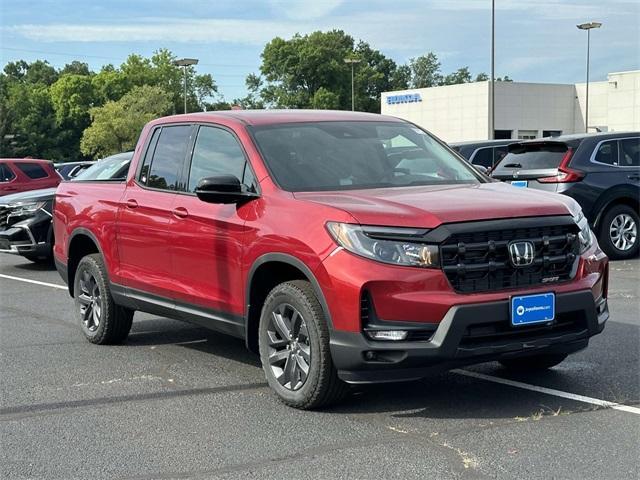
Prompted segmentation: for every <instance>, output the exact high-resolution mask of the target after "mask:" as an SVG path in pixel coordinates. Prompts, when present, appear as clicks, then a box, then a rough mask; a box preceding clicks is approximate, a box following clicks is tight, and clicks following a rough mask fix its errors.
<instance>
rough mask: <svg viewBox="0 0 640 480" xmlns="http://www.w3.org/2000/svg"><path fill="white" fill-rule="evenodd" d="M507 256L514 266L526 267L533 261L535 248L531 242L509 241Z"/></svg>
mask: <svg viewBox="0 0 640 480" xmlns="http://www.w3.org/2000/svg"><path fill="white" fill-rule="evenodd" d="M509 257H511V263H512V264H513V266H514V267H526V266H528V265H531V264H532V263H533V259H534V257H535V249H534V248H533V243H531V242H511V243H510V244H509Z"/></svg>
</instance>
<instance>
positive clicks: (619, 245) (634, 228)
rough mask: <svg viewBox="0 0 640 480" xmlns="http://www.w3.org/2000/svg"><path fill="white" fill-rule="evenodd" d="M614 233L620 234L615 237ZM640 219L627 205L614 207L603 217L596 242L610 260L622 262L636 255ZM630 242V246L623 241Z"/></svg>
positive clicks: (638, 244) (639, 243) (639, 242)
mask: <svg viewBox="0 0 640 480" xmlns="http://www.w3.org/2000/svg"><path fill="white" fill-rule="evenodd" d="M615 233H621V235H619V236H615ZM638 233H640V219H639V218H638V212H636V211H635V210H634V209H633V208H631V207H630V206H628V205H620V204H619V205H614V206H613V207H611V208H609V209H608V210H607V211H606V212H605V213H604V215H603V217H602V221H601V223H600V234H599V235H598V242H599V243H600V247H601V248H602V250H604V253H606V254H607V256H608V257H609V258H611V259H612V260H624V259H627V258H633V257H635V256H637V255H638V248H639V247H640V241H639V239H638ZM623 239H624V241H627V242H628V241H630V240H631V241H632V244H631V246H628V244H626V243H624V241H623Z"/></svg>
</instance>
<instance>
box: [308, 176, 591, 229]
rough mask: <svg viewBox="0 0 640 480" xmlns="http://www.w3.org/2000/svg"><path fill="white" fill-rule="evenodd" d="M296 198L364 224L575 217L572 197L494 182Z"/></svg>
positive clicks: (425, 224)
mask: <svg viewBox="0 0 640 480" xmlns="http://www.w3.org/2000/svg"><path fill="white" fill-rule="evenodd" d="M295 197H296V198H297V199H299V200H304V201H309V202H315V203H320V204H323V205H327V206H330V207H334V208H337V209H340V210H343V211H345V212H347V213H349V214H351V216H353V217H354V219H355V220H356V221H357V222H358V223H360V224H362V225H385V226H399V227H423V228H434V227H437V226H438V225H440V224H442V223H452V222H465V221H474V220H493V219H504V218H515V217H533V216H548V215H577V214H578V212H579V211H580V207H579V206H578V204H577V203H576V202H575V201H574V200H573V199H571V198H570V197H567V196H564V195H557V194H554V193H548V192H544V191H535V190H529V189H524V188H515V187H512V186H511V185H508V184H505V183H501V182H492V183H482V184H476V185H443V186H420V187H403V188H380V189H369V190H347V191H340V192H298V193H295Z"/></svg>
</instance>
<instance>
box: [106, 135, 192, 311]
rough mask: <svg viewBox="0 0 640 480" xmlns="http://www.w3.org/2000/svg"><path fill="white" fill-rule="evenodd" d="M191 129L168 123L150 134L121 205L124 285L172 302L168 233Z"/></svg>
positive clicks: (120, 231) (120, 251)
mask: <svg viewBox="0 0 640 480" xmlns="http://www.w3.org/2000/svg"><path fill="white" fill-rule="evenodd" d="M192 129H193V126H192V125H185V124H182V125H164V126H159V127H157V128H156V129H155V130H154V131H153V132H152V133H151V135H150V141H149V142H148V145H147V147H146V150H145V152H144V153H143V157H142V162H141V165H140V166H139V169H138V171H137V172H136V175H135V177H134V178H133V179H132V180H131V181H130V182H129V184H128V185H127V189H126V191H125V194H124V196H123V198H122V200H121V201H120V205H119V207H118V211H119V215H118V233H117V238H118V241H117V244H118V254H119V258H120V273H121V278H122V280H123V283H124V286H126V287H128V288H129V290H130V293H132V294H134V295H135V293H136V292H131V290H138V291H141V292H144V293H147V294H152V295H155V296H158V297H161V298H160V300H166V299H172V298H173V290H174V280H173V278H172V277H173V271H172V264H171V252H170V250H171V245H172V243H173V242H174V241H175V239H174V238H173V237H172V236H171V235H170V233H169V223H170V221H171V218H172V209H173V204H174V202H175V199H176V192H178V191H180V190H182V189H183V187H182V185H181V184H180V175H181V172H182V169H183V166H184V162H185V159H186V155H187V151H188V149H189V144H190V141H191V134H192Z"/></svg>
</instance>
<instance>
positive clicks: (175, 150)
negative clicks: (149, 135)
mask: <svg viewBox="0 0 640 480" xmlns="http://www.w3.org/2000/svg"><path fill="white" fill-rule="evenodd" d="M190 133H191V125H176V126H168V127H162V130H161V131H160V136H159V137H158V143H157V145H156V148H155V151H154V152H153V158H152V160H151V167H150V168H149V178H147V186H148V187H151V188H159V189H162V190H176V189H177V188H178V175H179V172H180V170H181V169H182V166H183V165H184V160H185V156H186V154H187V147H188V145H189V134H190ZM140 179H141V180H142V177H140Z"/></svg>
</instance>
